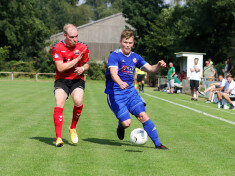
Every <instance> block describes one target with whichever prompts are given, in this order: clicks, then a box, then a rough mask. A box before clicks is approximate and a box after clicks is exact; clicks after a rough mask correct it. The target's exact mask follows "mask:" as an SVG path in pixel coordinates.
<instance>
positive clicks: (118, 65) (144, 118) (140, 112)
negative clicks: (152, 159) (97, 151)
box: [105, 30, 168, 150]
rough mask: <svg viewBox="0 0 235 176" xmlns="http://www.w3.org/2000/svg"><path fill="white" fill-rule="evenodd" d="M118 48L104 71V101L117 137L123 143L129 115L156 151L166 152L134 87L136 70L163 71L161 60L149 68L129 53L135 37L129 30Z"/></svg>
mask: <svg viewBox="0 0 235 176" xmlns="http://www.w3.org/2000/svg"><path fill="white" fill-rule="evenodd" d="M120 44H121V48H120V49H117V50H115V51H114V52H112V53H111V54H110V56H109V59H108V68H107V70H106V75H105V77H106V89H105V93H106V94H107V101H108V104H109V107H110V109H111V110H112V111H113V113H114V114H115V116H116V118H117V119H118V120H119V124H118V127H117V136H118V138H119V139H120V140H123V139H124V136H125V128H128V127H129V126H130V124H131V117H130V114H129V112H130V113H131V114H133V115H134V116H135V117H136V118H137V119H138V120H139V121H140V122H141V123H142V124H143V127H144V130H145V131H146V132H147V133H148V135H149V137H150V138H151V140H152V141H153V143H154V145H155V147H156V149H164V150H166V149H168V148H167V147H165V146H164V145H162V143H161V142H160V140H159V138H158V133H157V129H156V127H155V125H154V124H153V122H152V121H151V120H150V118H149V116H148V115H147V113H146V111H145V102H144V101H143V99H142V98H141V97H140V96H139V93H138V92H137V90H136V89H135V86H134V73H135V68H136V67H137V68H139V69H141V70H143V71H145V72H149V73H155V72H157V71H158V70H159V69H160V68H162V67H166V63H165V62H164V61H163V60H161V61H159V62H158V63H157V64H156V65H150V64H148V63H147V62H146V61H145V60H144V59H143V58H142V57H141V56H140V55H138V54H136V53H134V52H132V51H131V50H132V48H133V46H134V33H133V31H132V30H124V31H123V32H122V34H121V39H120Z"/></svg>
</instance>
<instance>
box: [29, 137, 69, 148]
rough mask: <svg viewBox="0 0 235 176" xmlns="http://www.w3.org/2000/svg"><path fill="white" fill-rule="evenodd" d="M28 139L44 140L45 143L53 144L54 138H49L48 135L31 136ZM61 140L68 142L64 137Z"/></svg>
mask: <svg viewBox="0 0 235 176" xmlns="http://www.w3.org/2000/svg"><path fill="white" fill-rule="evenodd" d="M30 139H34V140H38V141H40V142H44V143H45V144H48V145H51V146H55V138H50V137H31V138H30ZM63 142H64V143H65V144H68V145H72V144H70V143H69V142H68V141H67V140H66V139H63Z"/></svg>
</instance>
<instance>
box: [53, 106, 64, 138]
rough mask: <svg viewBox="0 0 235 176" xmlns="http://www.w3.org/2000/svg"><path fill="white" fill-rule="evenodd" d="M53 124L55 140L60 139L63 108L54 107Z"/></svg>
mask: <svg viewBox="0 0 235 176" xmlns="http://www.w3.org/2000/svg"><path fill="white" fill-rule="evenodd" d="M53 117H54V123H55V133H56V139H57V138H58V137H60V138H61V131H62V125H63V108H59V107H55V109H54V115H53Z"/></svg>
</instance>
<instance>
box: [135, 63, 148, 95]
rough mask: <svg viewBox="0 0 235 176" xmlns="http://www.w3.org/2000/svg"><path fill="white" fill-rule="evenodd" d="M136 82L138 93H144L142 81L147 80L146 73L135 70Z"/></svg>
mask: <svg viewBox="0 0 235 176" xmlns="http://www.w3.org/2000/svg"><path fill="white" fill-rule="evenodd" d="M136 74H137V82H138V85H139V92H141V93H144V81H145V79H146V78H147V73H146V72H144V71H142V70H140V69H138V68H136Z"/></svg>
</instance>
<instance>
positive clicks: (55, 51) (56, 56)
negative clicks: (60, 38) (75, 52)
mask: <svg viewBox="0 0 235 176" xmlns="http://www.w3.org/2000/svg"><path fill="white" fill-rule="evenodd" d="M52 56H53V61H59V60H63V57H62V54H61V49H60V46H59V44H54V46H53V47H52Z"/></svg>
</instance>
